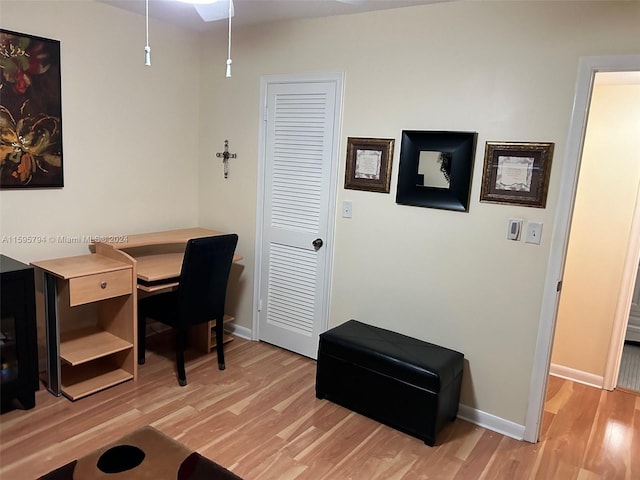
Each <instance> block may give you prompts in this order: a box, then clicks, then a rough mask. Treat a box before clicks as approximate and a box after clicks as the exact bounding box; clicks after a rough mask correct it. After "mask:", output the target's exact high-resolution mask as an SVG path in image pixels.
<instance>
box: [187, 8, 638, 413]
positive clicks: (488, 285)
mask: <svg viewBox="0 0 640 480" xmlns="http://www.w3.org/2000/svg"><path fill="white" fill-rule="evenodd" d="M524 18H526V19H527V21H526V22H525V21H522V19H524ZM639 33H640V5H639V4H637V3H629V2H622V3H619V4H618V3H616V4H611V3H609V2H606V4H605V2H593V3H579V2H533V3H523V2H513V3H512V2H496V3H494V2H455V3H444V4H436V5H429V6H424V7H414V8H409V9H396V10H391V11H386V12H375V13H371V14H366V15H358V16H344V17H338V18H325V19H315V20H308V21H298V22H289V23H282V24H276V25H271V26H261V27H253V28H247V29H243V28H236V29H234V33H233V68H234V71H233V75H234V76H233V78H232V79H226V78H224V59H225V47H226V32H225V31H222V32H219V33H217V34H210V35H208V36H207V40H206V44H207V45H208V46H209V47H208V49H207V51H205V52H204V53H203V61H202V64H203V65H204V70H203V84H206V85H209V86H210V88H207V89H203V95H202V99H203V102H202V123H201V127H202V129H203V132H202V133H203V135H202V138H203V139H204V138H205V132H215V133H217V137H216V138H215V143H214V145H213V146H212V148H210V151H214V150H215V148H219V145H220V144H221V142H222V141H223V139H224V138H229V140H230V142H231V145H232V151H234V152H236V153H238V159H237V160H235V161H232V163H231V173H230V177H229V178H228V179H227V180H224V179H223V178H222V166H221V165H220V164H219V161H216V160H215V159H213V160H212V159H211V155H210V154H209V155H208V156H206V157H204V158H202V159H201V164H200V169H199V171H200V189H199V192H200V205H201V210H200V219H201V221H202V222H207V223H211V224H220V225H223V226H224V227H225V228H228V227H235V229H236V230H238V231H239V233H240V238H241V247H240V248H241V249H242V251H243V254H244V255H245V258H246V260H247V261H246V262H245V265H246V268H245V272H244V274H245V277H244V282H245V283H244V287H245V288H246V291H245V293H244V296H243V301H242V302H241V305H240V306H239V309H238V312H239V313H238V314H237V317H238V318H239V321H240V322H242V325H245V326H250V325H251V323H250V322H251V318H252V312H253V310H252V303H251V302H252V301H254V300H253V299H252V296H251V293H252V288H253V249H254V239H255V232H254V230H255V205H256V196H255V193H254V192H255V185H256V184H257V179H256V171H257V157H258V128H259V84H260V76H261V75H267V74H286V73H291V74H299V73H309V72H332V71H344V72H345V94H344V115H343V128H342V135H341V137H340V145H341V150H340V151H341V153H340V158H339V165H340V166H339V168H340V170H339V172H338V178H339V179H340V180H339V185H338V191H337V201H338V205H340V204H341V202H342V201H343V200H350V201H352V202H353V218H352V219H343V218H340V217H339V214H338V213H339V212H338V213H336V219H335V222H336V235H335V246H334V250H335V251H334V253H335V256H334V263H333V265H334V270H333V277H332V291H331V307H330V319H329V323H330V325H331V326H333V325H337V324H339V323H342V322H344V321H346V320H347V319H349V318H356V319H360V320H362V321H366V322H370V323H373V324H376V325H380V326H383V327H385V328H390V329H393V330H397V331H400V332H402V333H406V334H409V335H413V336H415V337H418V338H421V339H424V340H428V341H431V342H435V343H439V344H441V345H445V346H448V347H451V348H454V349H458V350H460V351H461V352H463V353H464V354H465V356H466V358H467V360H468V362H469V363H468V368H467V370H466V371H465V380H464V386H463V393H462V402H463V403H464V404H466V405H467V406H470V407H472V408H476V409H478V410H481V411H483V412H487V413H490V414H493V415H496V416H498V417H501V418H504V419H507V420H511V421H513V422H515V423H517V424H520V425H522V424H523V423H524V418H525V412H526V407H527V403H528V396H529V382H530V377H531V371H532V365H533V353H534V348H535V341H536V336H537V329H538V322H539V315H540V309H541V302H542V290H543V283H544V278H545V273H546V266H547V261H548V255H549V242H550V238H551V234H552V225H553V219H554V213H555V203H556V200H557V195H558V190H559V185H560V182H561V181H562V180H561V179H560V172H561V171H562V161H563V155H564V148H565V140H566V136H567V132H568V126H569V121H570V118H571V108H572V101H573V95H574V88H575V81H576V72H577V66H578V59H579V57H580V56H582V55H605V54H624V53H639V52H640V47H639V46H638V43H637V38H638V34H639ZM403 129H418V130H419V129H424V130H461V131H477V132H478V147H477V154H476V160H475V167H474V175H473V184H472V191H471V205H470V209H469V213H458V212H449V211H442V210H434V209H427V208H416V207H408V206H399V205H397V204H396V203H395V193H396V186H395V183H396V180H397V173H398V158H399V154H400V139H401V132H402V130H403ZM348 136H354V137H382V138H395V139H396V145H397V148H396V151H395V155H394V162H393V171H392V181H391V192H390V193H389V194H380V193H369V192H360V191H354V190H345V189H344V188H343V187H342V180H341V179H342V178H344V164H345V161H344V159H345V158H346V138H347V137H348ZM486 141H549V142H554V143H555V144H556V150H555V155H554V159H553V167H552V172H551V185H550V191H549V197H548V202H547V208H545V209H534V208H523V207H510V206H504V205H495V204H486V203H480V202H479V194H480V182H481V178H482V164H483V157H484V155H483V150H484V144H485V142H486ZM215 205H221V206H222V208H214V207H213V206H215ZM509 218H522V219H524V220H525V222H526V221H541V222H543V223H544V230H543V234H542V244H541V245H540V246H534V245H530V244H526V243H524V242H513V241H507V240H506V229H507V221H508V219H509Z"/></svg>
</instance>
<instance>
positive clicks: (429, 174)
mask: <svg viewBox="0 0 640 480" xmlns="http://www.w3.org/2000/svg"><path fill="white" fill-rule="evenodd" d="M477 137H478V134H477V133H476V132H441V131H420V130H403V131H402V144H401V146H400V166H399V168H398V190H397V192H396V203H399V204H401V205H413V206H416V207H430V208H441V209H445V210H456V211H461V212H466V211H468V210H469V197H470V193H471V176H472V173H473V160H474V157H475V152H476V141H477Z"/></svg>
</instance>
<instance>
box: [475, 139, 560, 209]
mask: <svg viewBox="0 0 640 480" xmlns="http://www.w3.org/2000/svg"><path fill="white" fill-rule="evenodd" d="M553 147H554V144H553V143H525V142H487V143H486V147H485V154H484V171H483V173H482V190H481V192H480V201H481V202H490V203H503V204H509V205H522V206H525V207H537V208H545V207H546V205H547V192H548V190H549V177H550V174H551V160H552V159H553Z"/></svg>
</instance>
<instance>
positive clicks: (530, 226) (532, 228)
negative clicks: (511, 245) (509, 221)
mask: <svg viewBox="0 0 640 480" xmlns="http://www.w3.org/2000/svg"><path fill="white" fill-rule="evenodd" d="M541 238H542V223H541V222H529V223H527V237H526V238H525V240H524V241H525V242H527V243H532V244H534V245H540V240H541Z"/></svg>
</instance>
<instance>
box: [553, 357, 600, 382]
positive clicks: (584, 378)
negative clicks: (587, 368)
mask: <svg viewBox="0 0 640 480" xmlns="http://www.w3.org/2000/svg"><path fill="white" fill-rule="evenodd" d="M549 375H553V376H554V377H560V378H564V379H566V380H571V381H572V382H578V383H582V384H584V385H589V386H590V387H596V388H602V385H603V382H604V377H602V376H601V375H594V374H593V373H589V372H584V371H582V370H576V369H575V368H569V367H565V366H564V365H557V364H555V363H552V364H551V366H550V367H549Z"/></svg>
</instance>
